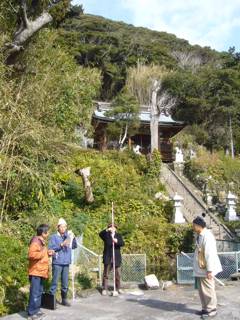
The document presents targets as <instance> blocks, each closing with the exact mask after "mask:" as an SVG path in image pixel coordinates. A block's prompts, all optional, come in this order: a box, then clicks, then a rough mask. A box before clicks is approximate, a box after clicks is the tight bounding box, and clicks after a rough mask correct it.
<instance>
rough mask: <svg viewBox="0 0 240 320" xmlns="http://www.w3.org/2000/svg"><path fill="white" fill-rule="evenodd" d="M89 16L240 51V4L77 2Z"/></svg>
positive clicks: (211, 0) (236, 0) (214, 0)
mask: <svg viewBox="0 0 240 320" xmlns="http://www.w3.org/2000/svg"><path fill="white" fill-rule="evenodd" d="M73 4H83V7H84V10H85V13H91V14H96V15H101V16H104V17H106V18H110V19H113V20H117V21H124V22H126V23H130V24H133V25H135V26H142V27H147V28H150V29H153V30H158V31H166V32H169V33H173V34H175V35H176V36H177V37H179V38H183V39H186V40H188V41H189V42H190V43H191V44H199V45H201V46H209V47H211V48H213V49H216V50H219V51H225V50H228V48H229V47H230V46H235V47H236V50H237V51H240V0H73Z"/></svg>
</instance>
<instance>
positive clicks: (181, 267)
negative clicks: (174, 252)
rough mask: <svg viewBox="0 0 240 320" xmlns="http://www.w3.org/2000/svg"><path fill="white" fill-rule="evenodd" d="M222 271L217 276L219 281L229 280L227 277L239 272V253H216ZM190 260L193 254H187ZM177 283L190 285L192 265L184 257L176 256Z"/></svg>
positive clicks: (192, 279) (191, 281)
mask: <svg viewBox="0 0 240 320" xmlns="http://www.w3.org/2000/svg"><path fill="white" fill-rule="evenodd" d="M218 255H219V258H220V261H221V264H222V268H223V271H222V272H221V273H219V274H218V275H217V278H219V279H229V277H230V276H231V275H232V274H233V273H235V272H239V270H240V252H239V251H237V252H219V253H218ZM188 256H189V257H190V258H193V253H188ZM177 283H179V284H192V283H194V277H193V263H192V261H191V260H190V259H188V258H187V257H185V256H184V255H178V256H177Z"/></svg>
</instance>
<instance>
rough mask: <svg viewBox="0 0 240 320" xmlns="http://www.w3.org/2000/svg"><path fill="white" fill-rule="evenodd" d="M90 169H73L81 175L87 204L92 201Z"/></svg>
mask: <svg viewBox="0 0 240 320" xmlns="http://www.w3.org/2000/svg"><path fill="white" fill-rule="evenodd" d="M90 170H91V168H90V167H87V168H83V169H78V170H76V171H75V172H76V173H77V174H78V175H80V176H81V177H82V180H83V185H84V189H85V201H86V202H87V203H88V204H91V203H93V202H94V196H93V192H92V186H91V182H90V180H89V177H90Z"/></svg>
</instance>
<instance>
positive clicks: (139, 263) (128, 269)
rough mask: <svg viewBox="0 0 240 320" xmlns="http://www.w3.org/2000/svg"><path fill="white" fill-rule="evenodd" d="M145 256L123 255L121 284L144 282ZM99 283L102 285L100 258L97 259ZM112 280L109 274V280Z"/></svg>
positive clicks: (111, 275)
mask: <svg viewBox="0 0 240 320" xmlns="http://www.w3.org/2000/svg"><path fill="white" fill-rule="evenodd" d="M146 264H147V263H146V254H123V255H122V265H121V282H122V283H125V284H127V283H138V284H141V283H143V282H144V277H145V275H146ZM99 270H100V273H99V275H100V283H102V273H103V264H102V256H100V258H99ZM112 279H113V273H112V272H111V274H110V277H109V280H110V281H111V280H112Z"/></svg>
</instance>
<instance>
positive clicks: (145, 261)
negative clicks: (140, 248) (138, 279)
mask: <svg viewBox="0 0 240 320" xmlns="http://www.w3.org/2000/svg"><path fill="white" fill-rule="evenodd" d="M144 263H145V266H144V267H145V276H146V275H147V255H146V254H145V255H144Z"/></svg>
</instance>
